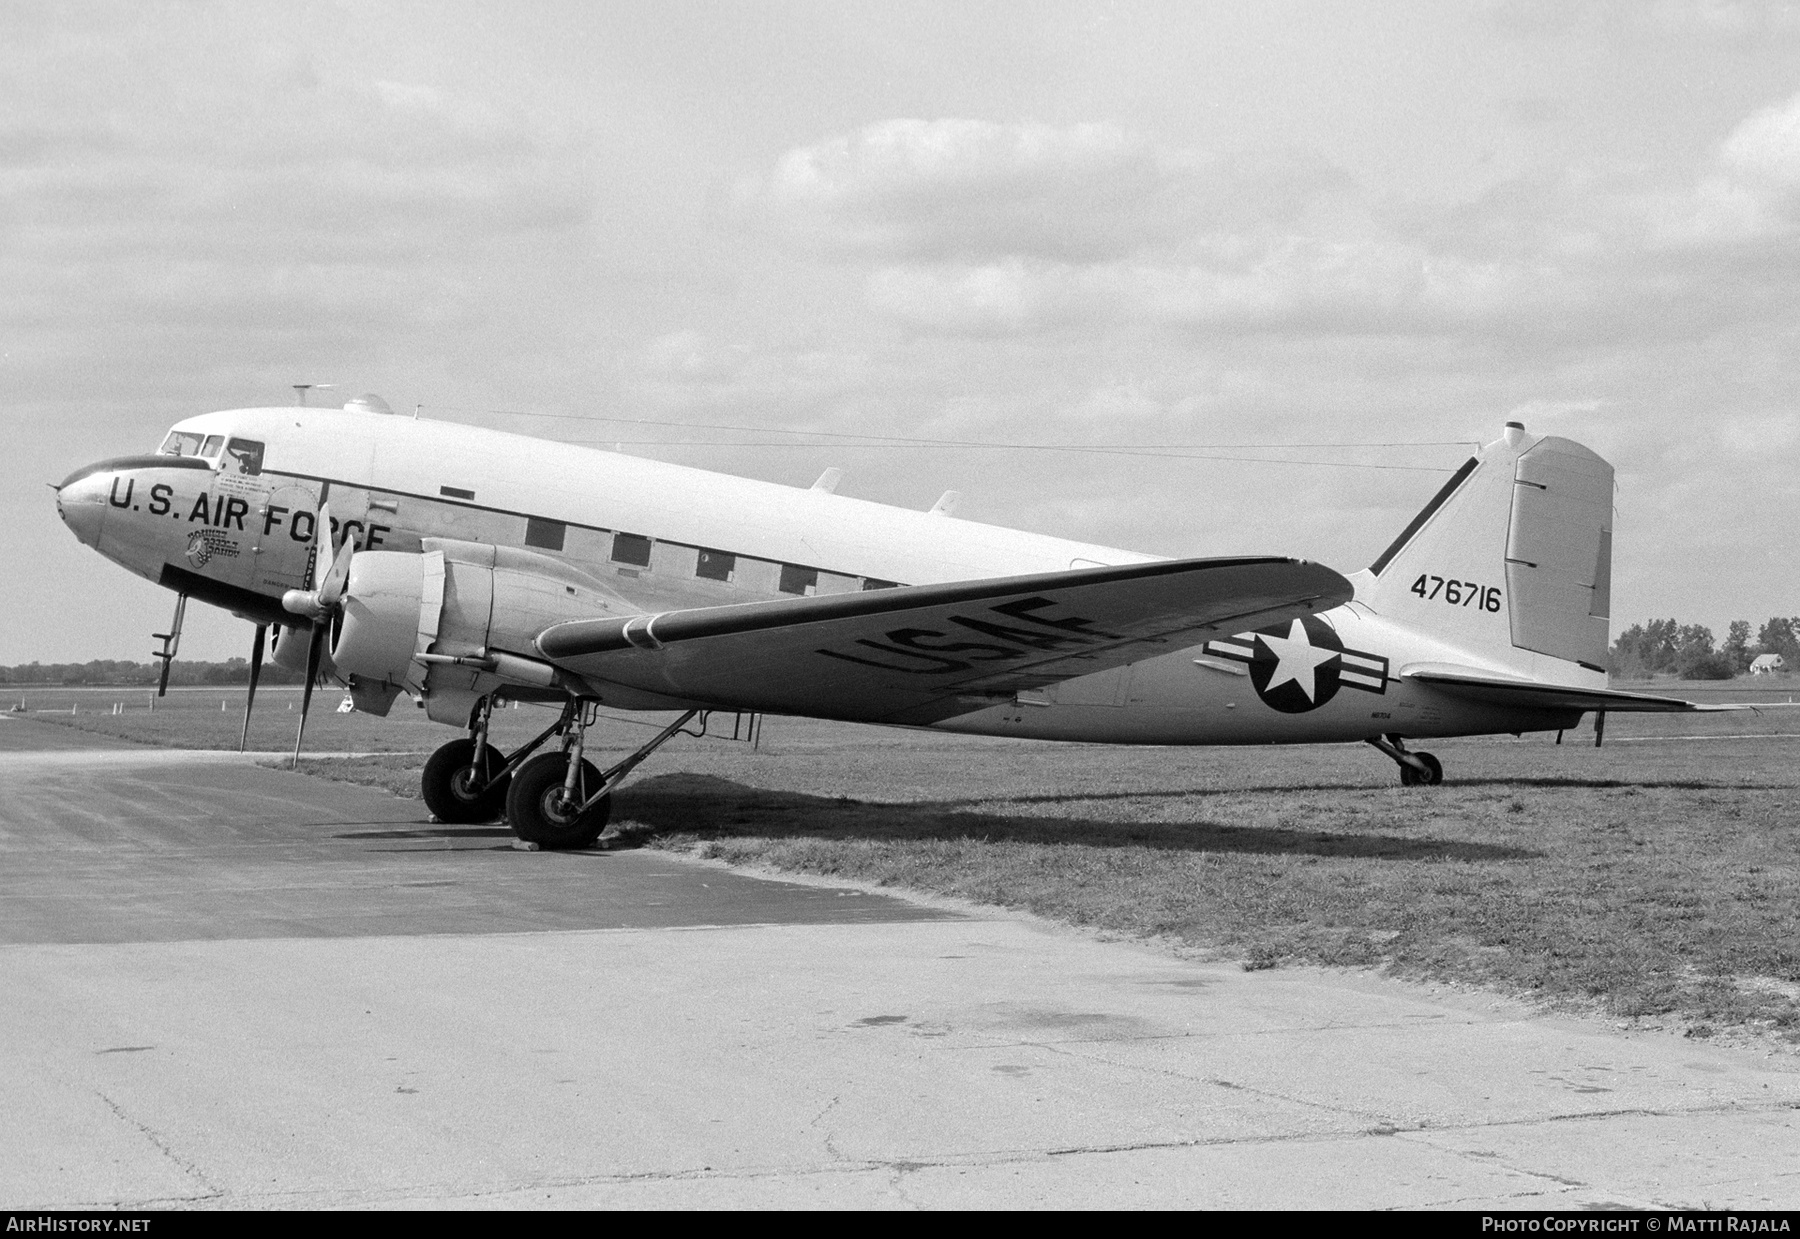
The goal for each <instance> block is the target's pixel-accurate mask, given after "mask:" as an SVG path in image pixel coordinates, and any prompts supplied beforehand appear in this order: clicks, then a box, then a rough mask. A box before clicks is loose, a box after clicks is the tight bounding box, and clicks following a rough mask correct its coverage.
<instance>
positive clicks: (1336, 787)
mask: <svg viewBox="0 0 1800 1239" xmlns="http://www.w3.org/2000/svg"><path fill="white" fill-rule="evenodd" d="M1389 786H1390V785H1388V784H1380V785H1376V784H1372V783H1267V784H1261V785H1257V786H1249V787H1179V788H1170V789H1165V790H1159V791H1135V792H1066V793H1045V794H1043V795H1038V796H1004V797H989V798H986V799H981V798H976V797H968V796H965V797H962V798H961V799H959V800H952V801H944V802H943V803H945V804H960V805H976V804H991V803H992V802H993V801H994V800H996V799H1004V800H1006V801H1008V802H1010V803H1013V804H1069V803H1072V802H1075V801H1081V800H1178V799H1181V798H1183V797H1206V796H1254V795H1259V794H1267V793H1270V792H1278V793H1284V794H1285V793H1288V792H1371V791H1386V790H1388V789H1389ZM1391 786H1392V790H1394V791H1400V790H1401V789H1400V786H1399V783H1398V782H1397V781H1396V782H1395V783H1394V784H1392V785H1391ZM1772 786H1781V785H1780V784H1768V783H1721V782H1714V781H1709V780H1706V779H1582V778H1570V777H1562V776H1547V777H1543V778H1516V777H1512V776H1508V777H1505V778H1492V779H1460V778H1453V779H1450V780H1447V782H1446V784H1445V787H1444V788H1443V789H1442V790H1443V791H1450V790H1453V789H1454V788H1459V787H1502V788H1513V787H1589V788H1600V789H1606V788H1619V787H1641V788H1645V789H1650V788H1664V789H1674V790H1680V791H1708V790H1710V791H1768V790H1769V789H1770V787H1772ZM1407 794H1408V795H1413V794H1415V793H1413V792H1412V791H1410V790H1409V791H1408V792H1407ZM1416 794H1418V795H1421V796H1433V795H1440V794H1442V793H1441V792H1440V791H1435V790H1433V789H1430V788H1420V789H1419V790H1418V792H1417V793H1416Z"/></svg>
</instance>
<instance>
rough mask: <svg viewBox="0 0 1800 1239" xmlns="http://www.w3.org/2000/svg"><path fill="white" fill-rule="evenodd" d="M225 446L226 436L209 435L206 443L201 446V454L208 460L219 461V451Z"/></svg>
mask: <svg viewBox="0 0 1800 1239" xmlns="http://www.w3.org/2000/svg"><path fill="white" fill-rule="evenodd" d="M224 446H225V436H224V435H207V436H206V442H205V443H202V444H201V445H200V454H201V455H202V456H204V457H206V458H207V459H208V460H217V459H218V458H219V449H221V448H223V447H224Z"/></svg>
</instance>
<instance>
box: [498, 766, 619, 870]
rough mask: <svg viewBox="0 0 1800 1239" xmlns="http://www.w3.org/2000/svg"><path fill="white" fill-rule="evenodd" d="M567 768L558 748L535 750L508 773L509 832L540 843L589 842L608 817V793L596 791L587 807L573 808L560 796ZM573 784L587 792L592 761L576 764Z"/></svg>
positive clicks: (592, 780)
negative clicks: (578, 770) (582, 809)
mask: <svg viewBox="0 0 1800 1239" xmlns="http://www.w3.org/2000/svg"><path fill="white" fill-rule="evenodd" d="M568 772H569V758H568V756H567V755H566V754H563V753H543V754H540V755H539V756H537V757H534V758H532V759H531V760H530V761H528V762H526V763H525V764H524V765H523V766H520V767H519V768H518V769H517V770H516V771H514V772H513V777H512V786H511V787H509V788H507V791H506V820H507V822H508V823H510V824H511V826H512V828H513V833H514V834H515V835H517V836H519V838H521V839H523V840H524V841H525V842H527V843H535V844H537V845H538V846H539V847H542V848H552V849H556V848H586V847H593V846H594V840H596V839H598V838H599V837H600V832H601V831H603V830H605V829H606V822H607V819H608V818H609V817H611V816H612V797H611V796H602V797H601V798H600V800H599V802H598V803H596V804H595V805H594V807H593V808H591V809H589V810H587V811H586V812H585V813H584V812H579V811H578V805H570V804H567V803H565V802H564V800H563V780H564V778H565V776H567V774H568ZM576 786H577V788H581V787H586V788H587V789H589V790H588V794H589V795H592V794H593V789H594V788H597V787H599V786H600V771H599V770H598V769H596V768H595V766H594V763H593V762H591V761H583V762H582V763H581V778H580V779H579V780H577V784H576Z"/></svg>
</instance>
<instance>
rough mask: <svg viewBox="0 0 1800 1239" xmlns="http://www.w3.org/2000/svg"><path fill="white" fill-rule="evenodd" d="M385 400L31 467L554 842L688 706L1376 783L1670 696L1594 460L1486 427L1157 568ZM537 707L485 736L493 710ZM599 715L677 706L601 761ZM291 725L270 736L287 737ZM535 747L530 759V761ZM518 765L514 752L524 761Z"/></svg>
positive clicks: (74, 513)
mask: <svg viewBox="0 0 1800 1239" xmlns="http://www.w3.org/2000/svg"><path fill="white" fill-rule="evenodd" d="M836 481H837V474H836V471H827V473H826V475H825V476H824V477H822V478H821V479H820V480H819V482H818V483H817V484H815V485H814V486H813V487H812V488H811V489H810V490H798V489H795V488H792V487H787V486H780V485H776V484H773V483H769V482H759V481H752V480H749V479H745V478H739V477H731V476H728V475H724V474H718V473H709V472H704V471H702V470H698V469H690V468H684V467H681V466H677V465H671V464H663V463H661V462H658V461H653V460H644V459H640V458H637V457H631V456H625V455H620V454H616V453H612V452H604V451H597V450H593V449H590V448H583V447H574V446H570V445H568V444H565V443H557V442H547V441H544V440H539V439H532V438H527V437H524V436H520V435H514V434H507V433H502V432H499V431H494V430H486V429H480V428H475V427H470V426H465V425H460V424H455V423H446V422H437V421H430V420H419V419H417V418H416V417H415V418H406V417H399V416H395V415H393V414H392V413H391V412H389V411H388V409H387V406H386V405H385V404H384V403H383V402H382V401H380V400H379V399H378V398H373V397H363V398H360V399H358V400H355V401H352V402H351V403H350V404H348V405H346V406H344V408H343V409H341V410H339V409H321V408H306V407H299V408H257V409H237V410H231V411H228V412H220V413H208V414H204V415H201V416H198V417H192V418H189V419H187V420H185V421H182V422H179V423H177V424H176V426H175V427H174V428H173V429H172V430H171V431H169V433H168V436H167V437H166V438H165V439H164V440H163V443H162V446H161V448H160V449H159V450H158V451H157V452H156V453H154V454H152V455H146V456H129V457H124V458H121V459H115V460H107V461H103V462H101V463H99V464H95V465H90V466H88V467H87V468H85V469H80V470H77V471H76V472H75V473H73V474H71V475H70V476H69V478H68V479H67V480H66V481H64V482H63V483H62V484H61V485H60V486H59V487H58V488H57V497H56V503H57V509H58V511H59V512H60V514H61V516H62V519H63V520H64V522H66V523H67V524H68V526H69V528H70V529H71V530H73V531H74V533H75V536H76V537H78V538H80V539H81V541H83V542H85V543H87V544H88V545H89V546H92V547H93V548H94V549H96V550H97V551H99V552H100V553H101V554H103V555H105V556H107V557H108V558H110V559H112V560H114V561H116V562H117V563H119V564H121V565H123V566H125V567H126V568H129V569H130V570H132V571H133V572H136V573H138V574H139V575H140V576H144V577H147V578H149V579H150V580H152V581H155V582H157V583H158V584H161V585H163V586H165V587H167V588H168V589H170V590H173V591H174V592H175V593H176V594H177V595H178V599H177V603H176V612H175V622H174V624H173V625H172V626H171V631H170V632H169V633H166V634H157V635H158V636H159V637H161V638H163V642H164V646H163V650H162V651H161V653H160V654H159V657H162V658H163V660H164V672H165V682H166V673H167V663H168V659H169V658H171V657H173V656H174V651H175V646H176V642H177V641H178V639H179V630H180V621H181V616H182V614H183V609H184V607H185V605H186V601H187V599H189V598H197V599H199V600H200V601H202V602H207V603H211V604H213V605H215V606H220V607H224V608H225V609H227V610H229V611H231V612H233V613H234V614H236V615H238V616H241V617H242V618H244V619H246V620H248V621H249V622H250V623H252V624H254V625H255V626H256V629H255V637H254V641H253V644H252V646H251V678H250V693H249V697H248V698H247V701H246V706H245V728H246V732H247V729H248V726H249V709H250V704H251V703H252V702H254V699H255V692H256V679H257V675H258V673H259V672H260V669H261V664H262V659H263V650H264V640H265V635H266V634H267V633H268V632H269V631H270V630H271V629H273V630H274V635H275V640H274V648H273V655H272V656H273V658H274V659H275V661H276V662H277V663H279V664H280V665H282V666H284V667H289V668H292V669H294V670H302V669H304V671H305V673H306V677H307V678H306V692H305V696H304V698H303V702H302V708H301V718H300V728H301V734H304V728H305V717H306V709H307V707H308V706H309V705H310V702H311V693H312V688H313V685H314V683H315V682H317V680H318V679H319V677H320V676H321V675H328V676H332V677H335V678H336V679H338V680H340V681H341V682H343V683H345V684H346V685H347V686H348V688H349V691H350V695H351V697H352V699H353V700H354V702H355V705H356V707H357V708H358V709H360V710H365V711H368V712H370V713H374V714H378V715H385V714H386V713H387V711H388V709H389V708H390V707H391V706H392V704H393V702H394V700H395V699H396V698H397V697H398V696H399V695H400V694H402V693H405V694H407V695H409V696H410V697H411V698H413V699H415V700H417V701H419V702H420V703H421V704H422V705H423V706H424V708H425V710H426V712H427V714H428V715H429V716H430V717H431V718H432V719H433V720H435V721H437V722H440V723H444V724H448V725H451V726H454V727H457V728H459V729H463V730H465V731H466V732H467V735H466V737H464V738H461V739H457V740H453V741H451V742H450V743H448V744H445V745H444V746H443V747H442V748H440V749H438V750H437V752H436V753H435V754H434V755H433V756H432V757H431V759H430V760H429V761H428V762H427V763H426V766H425V772H424V779H423V782H424V787H423V792H424V798H425V801H426V804H427V805H429V806H430V808H431V810H432V811H433V812H434V813H435V814H436V815H437V816H438V817H439V818H440V819H442V820H445V821H454V822H474V821H489V820H492V819H494V818H495V817H498V816H500V815H501V814H502V813H504V815H505V817H506V819H507V821H508V822H509V824H510V825H511V827H512V829H513V830H514V831H515V832H516V833H517V834H518V835H519V836H520V837H521V838H522V839H524V840H526V841H529V842H536V843H538V844H540V845H542V846H549V847H579V846H586V845H589V844H591V843H592V842H593V840H594V839H595V838H596V837H598V835H599V833H600V831H601V830H602V828H603V827H604V826H605V824H606V819H607V814H608V812H609V809H610V803H611V802H610V793H611V792H612V791H613V790H614V788H616V787H617V786H618V784H619V782H620V780H621V779H623V778H624V777H625V776H626V775H627V774H628V773H629V772H630V771H631V770H632V769H633V768H634V767H636V766H637V765H638V764H639V763H640V762H642V761H643V760H644V759H645V758H646V757H648V756H649V755H650V753H651V752H653V751H654V750H655V749H656V748H657V747H659V746H660V745H661V744H663V743H664V742H665V741H667V740H668V739H669V738H671V737H672V736H674V735H675V734H677V733H678V732H680V731H681V730H682V728H683V726H684V725H685V724H687V723H688V722H689V720H691V719H692V718H693V717H694V715H695V714H696V713H698V712H701V711H718V710H726V711H739V712H766V713H775V714H794V715H804V716H809V717H813V718H825V719H842V720H849V721H854V722H861V723H884V724H890V725H900V726H910V727H930V728H935V729H938V730H943V731H955V732H969V733H976V734H984V735H1000V736H1027V737H1034V738H1039V739H1055V740H1085V741H1090V742H1092V741H1102V742H1112V743H1120V744H1182V745H1212V744H1283V743H1303V742H1310V743H1323V742H1343V741H1365V742H1367V743H1368V744H1370V745H1372V746H1374V747H1375V748H1377V749H1379V750H1380V751H1381V752H1382V753H1385V754H1386V755H1387V756H1388V757H1390V758H1392V759H1393V761H1394V762H1395V763H1396V764H1397V765H1398V767H1399V771H1400V779H1401V781H1402V782H1403V783H1407V784H1434V783H1438V782H1440V781H1441V780H1442V778H1443V770H1442V767H1441V765H1440V764H1439V762H1438V760H1437V759H1436V758H1435V757H1433V756H1432V755H1431V754H1430V753H1425V752H1418V751H1414V750H1412V749H1409V748H1408V747H1407V745H1408V743H1409V742H1411V741H1414V740H1419V739H1423V738H1426V737H1431V736H1458V735H1473V734H1483V733H1499V732H1513V733H1519V732H1526V731H1546V730H1559V729H1563V728H1568V727H1572V726H1574V725H1576V724H1577V723H1578V722H1579V721H1580V719H1581V716H1582V715H1583V714H1584V713H1586V712H1588V711H1597V712H1599V713H1598V715H1597V728H1596V730H1597V732H1598V731H1600V730H1602V729H1603V727H1604V721H1605V712H1606V711H1609V710H1657V711H1661V710H1691V709H1696V708H1698V707H1695V706H1693V705H1691V704H1690V703H1687V702H1682V701H1677V700H1674V699H1671V698H1666V697H1653V696H1646V695H1642V694H1636V693H1625V692H1618V691H1614V690H1612V689H1610V688H1609V687H1608V684H1607V675H1606V671H1605V670H1604V667H1603V663H1604V660H1605V657H1606V651H1607V643H1608V631H1607V628H1608V610H1609V605H1608V602H1609V599H1608V594H1609V589H1610V577H1611V548H1612V495H1613V471H1612V467H1611V466H1610V465H1608V464H1607V463H1606V462H1605V461H1604V460H1602V459H1601V458H1600V457H1599V456H1597V455H1595V454H1594V453H1593V452H1591V451H1589V450H1588V449H1586V448H1584V447H1582V446H1580V445H1579V444H1577V443H1573V442H1571V441H1569V440H1567V439H1561V438H1548V437H1536V436H1532V435H1529V434H1527V433H1526V431H1525V428H1524V426H1523V425H1521V424H1520V423H1517V422H1508V423H1507V424H1506V429H1505V433H1504V434H1503V435H1502V436H1501V438H1500V439H1498V440H1497V441H1495V442H1493V443H1491V444H1489V445H1487V446H1486V447H1485V448H1483V449H1482V450H1481V452H1480V453H1479V454H1478V455H1477V456H1475V457H1473V458H1471V459H1470V460H1469V461H1468V462H1467V463H1466V464H1464V465H1463V466H1462V467H1461V468H1460V469H1458V470H1457V471H1456V473H1455V475H1454V476H1452V477H1451V478H1450V480H1449V481H1448V482H1447V483H1446V484H1445V485H1444V487H1443V489H1442V490H1440V491H1439V492H1438V494H1437V495H1436V497H1434V498H1433V499H1432V500H1431V502H1430V503H1428V504H1427V505H1426V506H1425V508H1424V510H1423V511H1421V512H1420V513H1419V514H1418V516H1417V517H1416V518H1414V520H1413V521H1412V523H1411V524H1409V525H1408V526H1407V527H1406V529H1405V530H1404V531H1402V532H1401V534H1400V536H1399V537H1398V538H1396V539H1395V540H1394V542H1393V545H1391V546H1389V547H1388V549H1387V550H1386V551H1384V552H1383V553H1382V554H1381V556H1380V557H1379V558H1377V559H1376V561H1375V562H1374V563H1373V564H1371V565H1370V566H1369V567H1368V568H1367V569H1365V570H1363V571H1360V572H1357V573H1354V574H1353V575H1351V576H1349V577H1345V576H1341V575H1339V574H1338V573H1337V572H1334V571H1332V570H1331V569H1330V568H1326V567H1324V566H1322V565H1319V564H1313V563H1307V562H1304V561H1300V560H1294V559H1286V558H1230V559H1174V560H1170V559H1161V558H1157V557H1154V556H1150V555H1143V554H1137V553H1134V552H1131V551H1124V550H1116V549H1113V548H1110V547H1104V546H1093V545H1088V544H1085V543H1080V542H1070V541H1065V540H1063V539H1060V538H1051V537H1045V536H1042V535H1038V534H1032V533H1024V532H1020V531H1017V530H1012V529H1002V528H998V527H995V526H991V525H983V524H977V523H974V522H970V521H963V520H958V519H956V518H954V517H952V516H950V515H949V513H948V510H947V509H948V507H949V506H950V505H949V504H947V503H944V502H942V501H940V503H939V505H938V507H937V508H935V509H933V510H932V511H930V512H919V511H912V510H907V509H901V508H895V507H889V506H885V505H882V504H876V503H869V502H865V501H862V500H857V499H852V498H848V497H845V496H841V495H838V494H835V493H834V492H833V488H834V487H835V485H836ZM509 700H525V701H537V702H547V703H552V704H560V705H561V707H562V710H561V715H560V717H559V718H558V719H557V721H556V722H555V723H554V724H553V725H552V726H551V727H550V728H549V729H547V730H546V731H545V732H544V733H543V734H542V735H540V736H539V737H538V738H537V739H536V740H534V741H533V742H531V743H530V744H527V745H525V746H523V747H522V748H520V749H519V750H518V751H516V752H514V753H510V754H507V753H503V752H500V751H499V749H498V748H497V747H496V746H495V745H493V744H491V743H489V740H488V720H489V718H490V715H491V712H492V711H493V709H494V707H495V706H496V705H497V704H500V703H503V702H506V701H509ZM601 703H604V704H605V705H607V706H610V707H616V708H621V709H626V710H659V711H681V712H682V713H681V716H680V717H679V718H678V719H677V720H676V721H675V722H674V723H672V724H671V725H670V726H669V727H667V728H666V729H664V730H663V731H662V732H661V733H660V734H658V735H657V736H656V737H655V738H654V739H652V740H651V741H650V742H649V743H648V744H645V745H644V746H643V747H642V748H640V749H639V750H638V751H636V752H635V753H632V754H631V755H630V756H628V757H626V758H625V759H624V760H622V761H620V762H618V763H616V764H614V765H613V766H611V768H609V769H608V770H606V771H604V772H602V771H600V770H599V769H597V768H596V767H595V766H594V765H593V764H592V763H591V762H589V761H588V760H586V758H585V757H584V755H583V754H584V736H585V733H586V729H587V727H588V726H589V725H590V724H591V723H592V722H593V721H594V719H595V717H596V713H595V711H596V708H597V707H598V706H599V705H600V704H601ZM299 743H300V742H299V738H298V737H296V742H295V752H296V755H297V754H298V752H299ZM546 745H549V746H550V747H549V748H548V749H545V746H546ZM540 750H543V751H540Z"/></svg>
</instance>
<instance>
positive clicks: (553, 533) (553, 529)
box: [525, 516, 618, 559]
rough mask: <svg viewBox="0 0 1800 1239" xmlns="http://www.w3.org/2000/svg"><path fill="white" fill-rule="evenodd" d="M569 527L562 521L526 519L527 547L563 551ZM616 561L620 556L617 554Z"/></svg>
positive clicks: (540, 518) (538, 518)
mask: <svg viewBox="0 0 1800 1239" xmlns="http://www.w3.org/2000/svg"><path fill="white" fill-rule="evenodd" d="M568 529H569V527H568V526H567V525H565V524H563V523H562V522H561V521H547V520H544V519H543V518H542V517H538V516H527V517H526V518H525V545H526V546H535V547H537V548H538V549H539V550H542V551H560V550H562V549H563V537H564V536H565V535H566V534H567V533H568ZM613 558H614V559H617V558H618V556H617V554H615V555H614V556H613Z"/></svg>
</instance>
